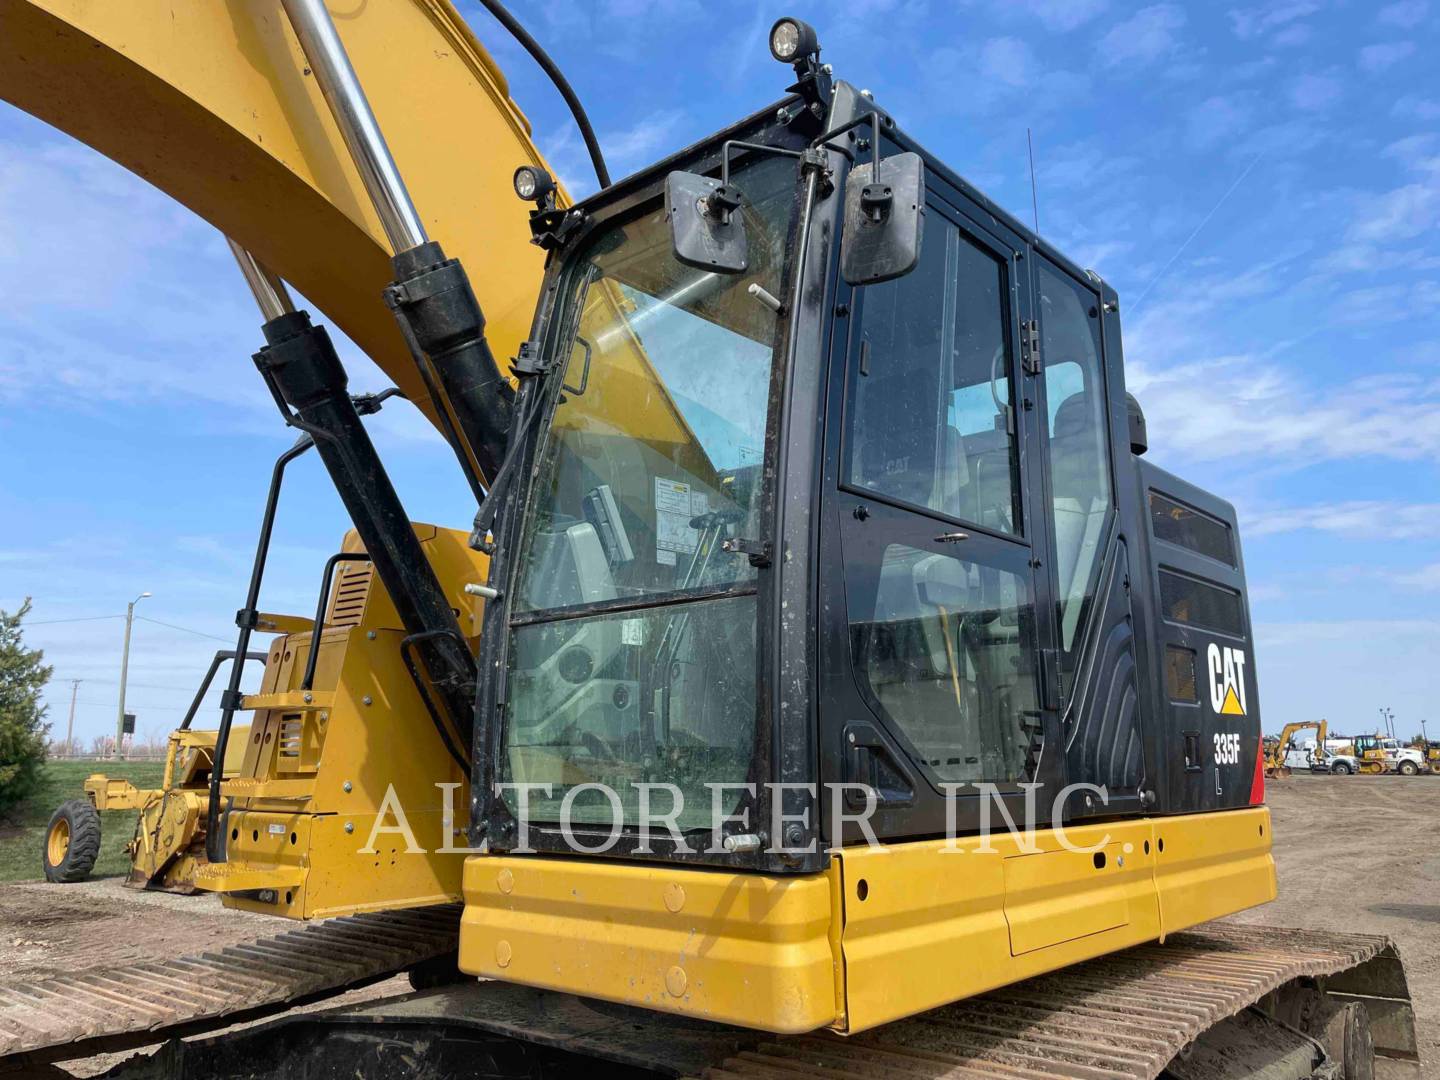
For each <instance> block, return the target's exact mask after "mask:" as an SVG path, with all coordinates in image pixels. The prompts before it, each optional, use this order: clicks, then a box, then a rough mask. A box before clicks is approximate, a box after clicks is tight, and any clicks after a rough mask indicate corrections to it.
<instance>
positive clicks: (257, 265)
mask: <svg viewBox="0 0 1440 1080" xmlns="http://www.w3.org/2000/svg"><path fill="white" fill-rule="evenodd" d="M225 242H226V243H227V244H229V245H230V253H231V254H232V255H234V256H235V261H236V262H237V263H239V264H240V273H241V274H242V275H243V276H244V278H245V284H246V285H249V286H250V292H251V294H252V295H253V296H254V297H255V303H256V304H257V305H258V306H259V308H260V314H261V316H263V317H264V320H265V321H266V322H269V321H270V320H271V319H278V318H279V317H280V316H281V315H289V314H290V313H291V312H293V311H294V310H295V304H294V302H293V301H292V300H291V299H290V291H289V290H288V289H286V288H285V282H283V281H281V280H280V278H279V277H278V276H277V275H276V274H275V273H273V272H272V271H271V270H270V269H269V268H268V267H266V266H265V265H263V264H262V263H261V262H260V260H259V259H257V258H255V256H254V255H252V254H250V252H249V251H247V250H246V249H245V248H243V247H241V246H240V245H239V244H237V243H236V242H235V241H234V240H231V239H230V237H228V236H227V237H226V238H225Z"/></svg>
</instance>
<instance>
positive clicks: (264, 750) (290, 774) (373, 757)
mask: <svg viewBox="0 0 1440 1080" xmlns="http://www.w3.org/2000/svg"><path fill="white" fill-rule="evenodd" d="M413 528H414V531H415V534H416V536H417V537H418V538H419V540H420V542H421V546H422V548H423V550H424V551H425V554H426V557H427V558H428V559H429V561H430V565H431V567H432V568H433V569H434V570H435V574H436V577H437V578H438V579H439V580H440V582H441V583H442V585H443V586H444V588H445V591H446V594H447V596H448V599H449V601H450V605H451V607H452V608H453V609H454V610H455V611H457V612H458V613H459V622H460V628H461V632H462V633H464V634H465V635H466V636H467V638H469V639H470V644H471V647H472V648H473V647H474V641H475V639H476V638H478V635H479V632H480V621H481V619H482V618H483V601H481V600H480V599H478V598H477V597H474V596H470V595H468V594H467V593H466V592H465V591H464V587H465V585H466V584H467V583H471V582H479V581H484V580H485V576H486V571H487V560H486V557H485V556H484V555H481V554H479V553H478V552H475V551H473V550H471V548H470V547H469V545H468V544H467V542H466V538H467V535H468V534H466V533H464V532H460V531H457V530H452V529H441V528H437V527H436V526H433V525H425V524H420V523H416V524H414V525H413ZM341 550H342V551H345V552H348V553H359V552H362V551H363V547H362V545H361V544H360V542H359V538H358V536H357V535H356V533H355V532H354V531H353V530H352V531H351V532H350V533H348V534H347V535H346V537H345V540H344V542H343V544H342V547H341ZM404 638H405V631H404V630H403V629H401V628H400V618H399V615H398V614H397V613H396V611H395V606H394V603H393V602H392V601H391V599H390V597H389V595H388V594H387V593H386V591H385V589H384V587H383V585H382V584H381V583H380V580H379V578H378V577H377V576H375V575H374V574H373V572H372V568H371V566H370V564H369V563H367V562H342V563H339V564H338V566H337V567H336V571H335V579H334V582H333V585H332V587H331V590H330V599H329V602H328V604H327V609H326V615H325V625H324V626H323V627H322V628H321V630H320V632H319V654H318V656H317V657H316V665H315V679H314V684H313V687H312V689H310V690H308V691H307V690H305V689H303V687H302V685H301V684H302V683H303V680H304V672H305V665H306V660H307V659H308V657H309V652H310V648H311V643H312V641H314V640H315V639H316V631H315V630H314V629H307V630H305V631H303V632H301V633H296V634H287V635H282V636H279V637H277V638H276V639H275V640H274V641H273V643H272V644H271V646H270V650H269V656H268V659H267V662H266V666H265V674H264V677H263V680H262V682H261V686H260V691H259V693H256V694H251V695H248V696H247V697H246V698H245V700H244V707H245V708H246V709H248V710H251V711H252V712H253V714H254V720H253V722H252V723H251V725H250V727H249V730H248V736H247V737H246V739H245V742H244V744H243V752H244V756H243V759H242V760H241V762H240V763H239V764H238V766H236V767H235V768H233V769H227V770H226V773H225V779H224V782H223V783H222V784H221V795H222V797H223V798H224V799H226V800H227V801H231V800H233V806H232V809H231V810H230V812H229V815H228V828H229V832H228V835H227V845H226V861H225V862H223V863H212V864H207V865H205V866H203V867H201V868H200V869H199V871H198V872H197V875H196V884H197V885H199V886H200V887H201V888H203V889H207V890H210V891H214V892H220V893H224V894H225V902H226V904H227V905H229V906H231V907H240V908H246V909H248V910H253V911H260V912H264V913H267V914H277V915H285V916H288V917H291V918H302V919H309V918H324V917H329V916H332V915H342V914H352V913H355V912H362V911H376V910H384V909H388V908H402V907H415V906H419V905H423V904H438V903H445V902H447V901H453V900H458V899H459V898H460V878H461V872H462V868H463V863H464V856H465V851H464V845H465V839H464V826H465V824H466V821H467V820H468V812H469V796H468V790H469V787H468V781H469V777H468V776H466V775H465V774H464V772H463V771H462V770H461V768H460V766H459V765H458V764H457V763H456V762H455V761H454V760H453V759H452V758H451V757H450V755H449V754H448V753H447V751H446V750H445V748H444V745H443V743H442V742H441V740H440V738H439V736H438V734H437V732H436V730H435V728H434V725H433V723H432V721H431V720H430V718H429V716H428V713H427V710H426V707H425V703H424V701H423V699H422V698H421V696H420V692H419V691H418V690H417V689H416V686H415V683H414V681H413V680H412V678H411V676H410V673H409V671H408V670H407V668H406V666H405V663H404V660H403V658H402V655H401V647H400V643H401V641H402V640H403V639H404ZM232 745H233V743H232ZM227 756H228V755H227ZM439 785H449V787H448V789H447V788H443V787H441V786H439ZM402 815H403V817H402ZM377 826H378V829H377ZM407 829H408V830H409V832H408V833H407V832H406V830H407ZM412 840H413V841H414V844H413V845H412V843H411V841H412Z"/></svg>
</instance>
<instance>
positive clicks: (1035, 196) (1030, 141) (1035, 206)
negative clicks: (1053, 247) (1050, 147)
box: [1025, 127, 1040, 236]
mask: <svg viewBox="0 0 1440 1080" xmlns="http://www.w3.org/2000/svg"><path fill="white" fill-rule="evenodd" d="M1025 145H1027V146H1028V147H1029V148H1030V208H1031V209H1032V210H1033V211H1034V212H1035V235H1036V236H1039V235H1040V195H1039V192H1038V191H1037V189H1036V187H1035V140H1034V138H1033V137H1032V136H1031V135H1030V129H1029V128H1028V127H1027V128H1026V129H1025Z"/></svg>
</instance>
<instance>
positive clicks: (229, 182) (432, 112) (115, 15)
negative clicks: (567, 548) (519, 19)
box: [0, 0, 563, 421]
mask: <svg viewBox="0 0 1440 1080" xmlns="http://www.w3.org/2000/svg"><path fill="white" fill-rule="evenodd" d="M331 8H332V12H331V13H332V16H333V18H334V20H335V24H336V27H337V29H338V30H339V33H340V36H341V38H342V40H343V41H344V44H345V47H346V50H347V51H348V53H349V55H350V59H351V62H352V63H353V65H354V67H355V70H356V72H357V74H358V76H359V78H360V81H361V83H362V85H364V87H365V89H366V92H367V95H368V97H369V100H370V104H371V107H372V108H373V109H374V111H375V114H376V117H377V118H378V120H379V122H380V125H381V128H382V130H383V131H384V132H385V134H386V138H387V140H388V142H389V145H390V149H391V152H392V154H393V156H394V158H395V160H396V163H397V164H398V166H399V168H400V172H401V174H402V175H403V176H404V178H405V182H406V185H407V186H408V188H409V190H410V194H411V197H412V198H413V200H414V202H415V205H416V207H417V208H418V210H419V212H420V215H421V218H422V220H423V221H424V223H425V225H426V228H427V229H428V231H429V232H430V235H431V236H432V237H434V238H436V239H438V240H440V241H441V243H442V244H443V245H444V246H445V250H446V253H447V254H448V255H450V256H451V257H458V258H460V259H462V260H463V261H464V263H465V266H466V268H467V270H468V272H469V274H470V280H471V283H472V285H473V286H474V289H475V293H476V295H477V296H478V297H479V298H480V301H481V304H482V305H483V307H484V310H485V314H486V318H487V325H488V333H489V336H490V340H491V344H492V347H493V350H494V354H495V357H496V359H497V362H499V363H501V364H502V365H503V364H504V363H506V360H507V358H508V357H511V356H513V355H514V354H515V351H516V348H517V346H518V344H519V342H520V341H521V340H523V339H524V338H525V337H526V336H527V334H528V332H529V329H530V321H531V317H532V315H533V313H534V307H535V300H536V297H537V296H538V294H539V287H540V277H541V272H542V269H543V264H544V255H543V253H542V252H541V251H540V250H539V249H538V248H536V247H535V246H533V245H532V244H531V243H530V230H529V223H528V221H527V215H526V212H525V208H524V207H523V206H522V205H521V204H520V203H519V202H518V201H517V199H516V198H515V195H514V193H513V190H512V188H511V177H512V174H513V172H514V170H515V168H516V167H517V166H519V165H522V164H527V163H533V164H543V163H542V161H541V158H540V155H539V152H538V151H537V150H536V149H535V146H534V143H533V142H532V141H531V139H530V134H529V124H528V122H527V121H526V119H525V118H524V116H522V115H521V113H520V111H519V110H518V109H517V108H516V106H515V104H514V103H513V102H512V101H511V100H510V98H509V90H508V87H507V85H506V82H505V79H504V76H503V75H502V74H501V72H500V70H499V68H498V67H496V65H495V63H494V61H493V60H492V59H491V58H490V56H489V54H488V53H487V52H486V51H485V49H484V48H483V47H482V46H481V45H480V43H479V42H478V41H477V40H476V39H475V37H474V35H473V34H472V33H471V32H470V30H469V28H468V26H467V25H466V23H465V21H464V20H463V19H462V18H461V17H460V16H459V15H458V14H457V13H456V11H455V10H454V8H453V7H452V6H451V4H450V3H449V2H448V0H385V2H383V3H369V4H332V5H331ZM0 98H3V99H4V100H6V101H9V102H11V103H12V104H14V105H17V106H19V107H20V108H22V109H24V110H25V111H27V112H29V113H32V114H34V115H35V116H37V117H39V118H40V119H42V120H44V121H46V122H47V123H50V124H52V125H54V126H55V127H57V128H59V129H60V130H62V131H64V132H66V133H68V134H70V135H72V136H74V137H75V138H77V139H79V140H80V141H81V142H84V143H86V144H88V145H89V146H91V147H93V148H95V149H96V150H98V151H100V152H101V153H102V154H104V155H105V156H107V157H109V158H111V159H113V160H114V161H116V162H118V163H119V164H121V165H123V166H125V167H126V168H127V169H130V170H131V171H132V172H134V173H136V174H137V175H139V176H141V177H143V178H144V179H145V180H148V181H149V182H150V183H152V184H154V185H155V186H156V187H158V188H159V189H160V190H162V191H164V192H166V193H167V194H169V195H171V196H173V197H174V198H175V199H177V200H178V201H180V202H181V203H183V204H184V205H185V206H187V207H189V208H190V209H191V210H193V211H195V213H197V214H199V215H200V216H201V217H202V218H204V219H205V220H206V221H209V222H211V223H212V224H214V225H215V226H216V227H217V228H219V229H220V230H221V231H223V232H224V233H226V234H227V235H229V236H231V237H233V238H234V239H235V240H236V241H238V242H239V243H240V244H241V245H243V246H244V247H246V248H248V249H249V250H250V251H252V252H253V253H254V254H255V255H256V256H257V257H258V258H259V259H260V261H261V262H263V263H264V264H265V265H266V266H268V267H269V268H270V269H271V270H273V271H275V272H276V273H278V274H279V275H280V276H281V277H283V278H285V279H286V280H287V281H289V282H290V283H291V284H293V285H294V286H295V287H296V288H298V289H299V290H300V292H301V293H303V294H304V295H305V296H306V297H307V298H308V299H309V300H311V301H312V302H313V303H314V304H315V305H316V306H317V307H319V308H320V310H321V311H323V312H324V313H325V315H326V316H327V317H328V318H329V319H331V320H332V321H333V322H334V323H335V324H336V325H338V326H339V327H340V328H341V329H342V330H344V331H345V333H347V334H348V335H349V336H350V337H351V338H352V339H353V340H354V341H355V342H356V344H358V345H359V346H360V348H361V349H363V350H364V351H365V352H366V353H367V354H368V355H369V356H370V357H371V358H373V359H374V360H375V362H376V363H377V364H379V365H380V366H381V368H383V369H384V370H385V371H386V373H387V374H388V375H389V376H390V377H391V378H392V379H394V380H395V382H396V383H397V384H398V385H399V386H400V388H401V389H402V390H404V391H405V392H406V393H407V394H408V395H409V397H410V399H411V400H412V401H414V402H415V403H416V404H417V405H419V406H420V407H421V408H422V409H423V410H425V411H426V413H427V414H428V415H429V416H430V417H431V419H432V421H433V420H434V419H435V414H434V411H433V409H432V407H431V405H430V402H429V400H428V398H427V396H426V393H425V387H424V384H423V382H422V381H421V380H420V378H419V376H418V374H417V373H416V369H415V365H414V363H413V361H412V360H411V358H410V355H409V353H408V352H407V350H406V348H405V346H404V343H403V341H402V340H401V337H400V334H399V332H398V331H397V329H396V324H395V320H394V318H393V317H392V316H391V314H390V312H389V310H388V309H387V308H386V307H385V305H384V303H383V302H382V301H381V298H380V297H381V290H382V289H383V288H384V286H385V285H386V284H387V283H388V282H389V281H390V280H391V279H392V277H393V274H392V272H391V269H390V265H389V256H390V255H391V251H390V249H389V247H388V244H387V242H386V239H385V234H384V232H383V230H382V229H381V226H380V222H379V220H378V218H377V217H376V216H375V213H374V211H373V209H372V208H371V204H370V202H369V200H368V198H367V197H366V194H365V190H364V188H363V186H362V185H361V182H360V177H359V174H358V173H357V172H356V170H355V168H354V166H353V165H352V163H351V160H350V158H349V156H348V154H347V152H346V149H345V145H344V143H343V141H342V140H341V137H340V134H339V132H338V130H337V129H336V127H335V125H334V123H333V121H332V119H331V116H330V113H329V110H328V109H327V108H326V105H325V102H324V100H323V99H322V97H321V95H320V91H319V88H318V87H317V85H316V82H315V78H314V77H313V75H310V74H309V73H308V69H307V67H306V64H305V61H304V57H303V56H302V54H301V52H300V48H299V45H298V43H297V42H296V40H295V36H294V34H293V33H292V32H291V29H290V25H289V23H288V21H287V20H286V17H285V14H284V11H283V10H282V8H281V6H280V3H279V0H204V2H200V3H179V4H177V3H168V2H162V0H125V2H123V3H118V2H114V3H112V2H96V0H0ZM562 201H563V193H562ZM237 287H238V278H237Z"/></svg>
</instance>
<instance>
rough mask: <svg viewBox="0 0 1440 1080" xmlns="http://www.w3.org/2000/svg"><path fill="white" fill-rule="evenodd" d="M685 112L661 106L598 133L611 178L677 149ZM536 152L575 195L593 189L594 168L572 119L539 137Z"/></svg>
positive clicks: (594, 183) (645, 164)
mask: <svg viewBox="0 0 1440 1080" xmlns="http://www.w3.org/2000/svg"><path fill="white" fill-rule="evenodd" d="M685 119H686V115H685V113H684V112H683V111H682V110H680V109H664V110H661V111H658V112H653V113H651V114H650V115H648V116H646V117H644V118H642V119H640V120H638V121H636V123H634V124H633V125H631V126H630V127H628V128H623V129H621V130H619V131H608V132H600V133H599V134H598V135H597V138H598V139H599V140H600V148H601V149H602V150H603V151H604V152H605V164H606V165H607V166H608V167H609V170H610V176H611V178H612V179H614V180H619V179H621V178H622V177H625V176H628V175H630V173H632V172H634V171H636V170H637V169H641V168H644V167H645V166H647V165H650V164H653V163H654V162H655V161H656V160H658V159H659V158H662V157H664V156H665V155H666V154H668V153H670V152H671V151H674V150H679V149H680V147H681V145H682V143H683V140H682V139H681V138H680V136H679V135H678V134H677V132H678V129H679V128H681V127H682V126H683V125H684V122H685ZM540 152H541V153H542V154H543V155H544V157H545V160H546V161H547V162H549V163H550V166H551V168H553V169H554V170H555V175H556V176H557V178H559V180H560V182H561V183H563V184H564V185H565V188H566V190H567V191H569V192H570V194H571V195H572V196H574V197H575V198H582V197H584V196H585V195H589V194H590V193H591V192H593V191H594V190H595V186H596V178H595V170H594V167H593V166H592V165H591V163H590V153H589V151H588V150H586V149H585V142H584V140H583V139H581V138H580V132H579V130H578V129H577V128H576V127H575V122H574V121H573V120H571V121H566V123H565V124H564V126H562V127H561V128H560V129H559V130H558V131H556V132H555V133H554V134H552V135H551V136H550V137H549V138H547V139H544V140H542V142H541V145H540Z"/></svg>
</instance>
